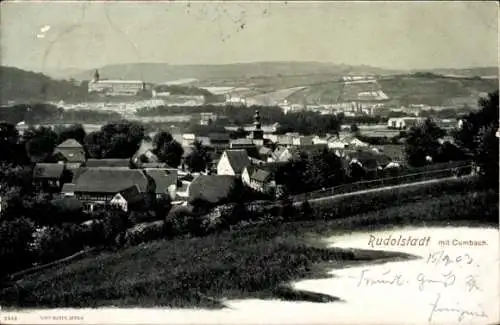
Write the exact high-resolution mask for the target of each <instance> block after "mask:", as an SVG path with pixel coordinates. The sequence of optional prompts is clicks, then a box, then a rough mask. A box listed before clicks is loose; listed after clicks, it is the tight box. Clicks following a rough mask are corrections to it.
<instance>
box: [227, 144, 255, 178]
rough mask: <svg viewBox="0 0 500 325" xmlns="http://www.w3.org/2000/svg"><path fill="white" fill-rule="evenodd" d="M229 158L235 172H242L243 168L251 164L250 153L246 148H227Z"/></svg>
mask: <svg viewBox="0 0 500 325" xmlns="http://www.w3.org/2000/svg"><path fill="white" fill-rule="evenodd" d="M225 153H226V155H227V159H228V161H229V164H230V165H231V167H232V168H233V170H234V172H235V173H237V174H241V172H242V171H243V168H245V167H246V166H248V165H250V159H249V158H248V153H247V151H246V150H244V149H235V150H226V151H225Z"/></svg>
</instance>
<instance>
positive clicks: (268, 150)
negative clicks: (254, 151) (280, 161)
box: [259, 147, 273, 161]
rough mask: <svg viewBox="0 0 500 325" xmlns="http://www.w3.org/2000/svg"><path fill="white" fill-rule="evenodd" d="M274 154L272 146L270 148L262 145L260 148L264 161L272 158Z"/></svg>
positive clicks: (261, 157)
mask: <svg viewBox="0 0 500 325" xmlns="http://www.w3.org/2000/svg"><path fill="white" fill-rule="evenodd" d="M272 154H273V150H272V149H271V148H268V147H260V148H259V156H260V159H262V160H264V161H268V159H269V158H271V156H272Z"/></svg>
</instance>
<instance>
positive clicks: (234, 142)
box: [231, 138, 254, 146]
mask: <svg viewBox="0 0 500 325" xmlns="http://www.w3.org/2000/svg"><path fill="white" fill-rule="evenodd" d="M235 145H239V146H241V145H244V146H253V145H254V143H253V141H252V139H246V138H240V139H234V140H231V146H235Z"/></svg>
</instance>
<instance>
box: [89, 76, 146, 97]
mask: <svg viewBox="0 0 500 325" xmlns="http://www.w3.org/2000/svg"><path fill="white" fill-rule="evenodd" d="M145 89H146V83H145V82H143V81H140V80H101V79H100V78H99V72H98V71H97V70H96V71H95V74H94V79H92V80H91V81H90V82H89V84H88V92H89V93H93V92H95V93H103V94H106V95H107V96H123V95H126V96H133V95H137V94H138V93H139V92H141V91H143V90H145Z"/></svg>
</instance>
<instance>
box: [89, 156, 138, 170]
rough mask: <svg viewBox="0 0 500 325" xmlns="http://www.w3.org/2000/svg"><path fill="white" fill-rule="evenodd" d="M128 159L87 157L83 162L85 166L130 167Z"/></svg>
mask: <svg viewBox="0 0 500 325" xmlns="http://www.w3.org/2000/svg"><path fill="white" fill-rule="evenodd" d="M130 162H131V161H130V159H116V158H112V159H88V160H87V161H86V162H85V167H87V168H99V167H103V168H109V167H127V168H130Z"/></svg>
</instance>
